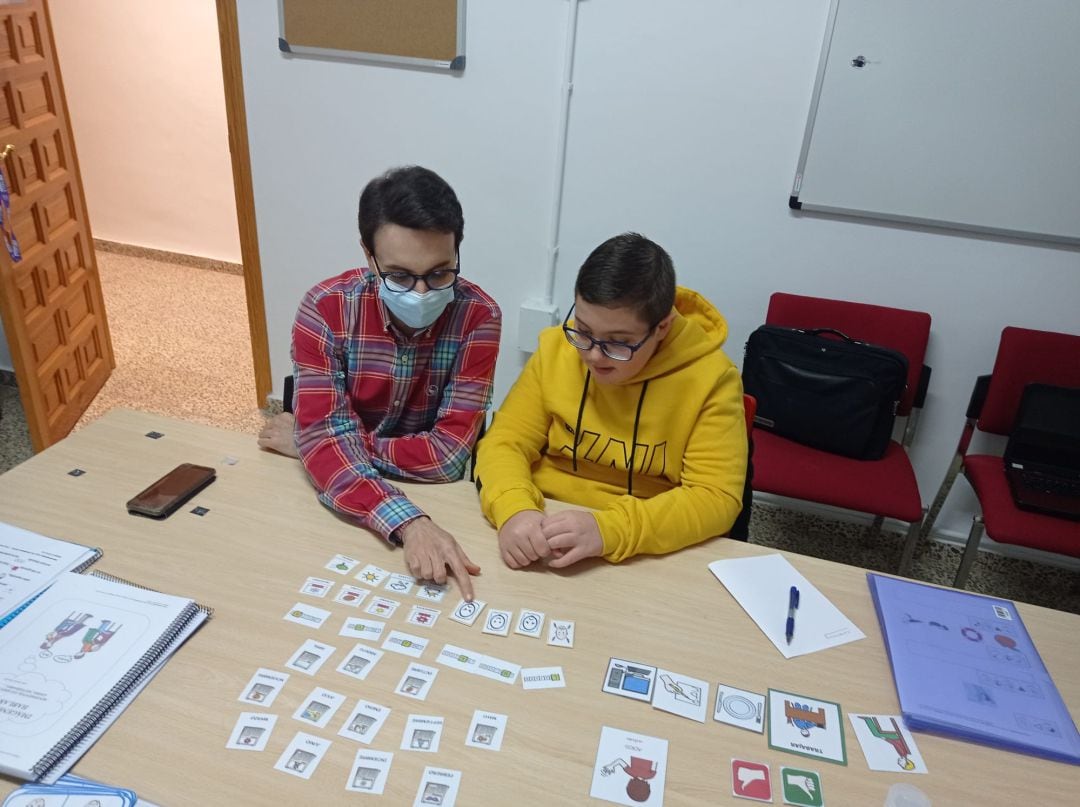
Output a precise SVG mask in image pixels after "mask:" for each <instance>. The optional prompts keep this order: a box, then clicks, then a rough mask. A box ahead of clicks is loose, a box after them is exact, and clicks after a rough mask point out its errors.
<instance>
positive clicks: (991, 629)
mask: <svg viewBox="0 0 1080 807" xmlns="http://www.w3.org/2000/svg"><path fill="white" fill-rule="evenodd" d="M866 577H867V582H868V583H869V585H870V593H871V595H872V596H873V598H874V607H875V608H876V609H877V615H878V620H879V621H880V623H881V633H882V635H883V637H884V639H885V649H886V650H887V651H888V654H889V662H890V664H891V665H892V672H893V679H894V680H895V681H896V694H897V696H898V697H899V699H900V711H901V712H902V713H903V715H904V722H905V723H907V725H908V728H911V729H913V730H916V731H932V732H937V733H940V734H945V735H950V736H953V737H957V738H959V739H962V740H969V741H971V742H977V743H985V744H987V745H994V746H998V747H999V748H1005V749H1008V750H1010V751H1020V752H1022V753H1025V754H1034V755H1035V756H1041V757H1046V758H1048V759H1055V760H1059V761H1062V762H1071V763H1073V764H1074V765H1075V764H1080V733H1077V730H1076V725H1075V724H1074V723H1073V720H1072V717H1071V715H1070V714H1069V710H1068V708H1067V707H1066V706H1065V702H1064V701H1063V700H1062V699H1061V695H1060V694H1059V693H1058V691H1057V687H1056V686H1054V682H1053V680H1052V679H1051V678H1050V673H1049V672H1048V671H1047V669H1046V666H1045V665H1044V664H1043V661H1042V659H1041V658H1040V657H1039V652H1038V651H1037V650H1036V649H1035V645H1034V644H1033V643H1032V641H1031V637H1030V636H1028V632H1027V629H1026V628H1025V627H1024V623H1023V621H1022V620H1021V619H1020V614H1019V613H1017V610H1016V606H1015V605H1014V604H1013V603H1012V602H1010V601H1009V600H999V599H997V598H994V597H987V596H984V595H982V594H972V593H971V592H968V591H957V590H955V589H949V588H936V587H934V586H928V585H924V584H922V583H915V582H912V581H910V580H898V579H896V578H892V577H883V576H881V575H877V574H867V576H866Z"/></svg>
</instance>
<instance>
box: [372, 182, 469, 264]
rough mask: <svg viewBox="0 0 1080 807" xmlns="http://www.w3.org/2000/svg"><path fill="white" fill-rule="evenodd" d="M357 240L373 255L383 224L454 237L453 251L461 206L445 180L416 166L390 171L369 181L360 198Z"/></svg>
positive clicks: (460, 231)
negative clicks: (358, 234) (451, 234)
mask: <svg viewBox="0 0 1080 807" xmlns="http://www.w3.org/2000/svg"><path fill="white" fill-rule="evenodd" d="M357 222H358V223H359V225H360V240H361V241H363V242H364V246H365V247H367V249H368V251H369V252H372V253H374V252H375V232H376V231H377V230H378V229H379V228H380V227H382V226H383V225H384V224H397V225H399V226H401V227H408V228H409V229H410V230H434V231H435V232H440V233H453V234H454V248H455V249H457V248H458V247H459V246H461V239H462V238H464V236H465V218H464V217H463V216H462V215H461V203H460V202H458V198H457V194H455V193H454V189H453V188H451V187H450V186H449V185H448V184H447V183H446V180H445V179H443V178H442V177H441V176H439V175H438V174H436V173H435V172H434V171H432V170H430V169H427V168H421V167H420V166H418V165H407V166H404V167H402V168H392V169H390V170H389V171H387V172H386V173H385V174H383V175H382V176H381V177H376V178H375V179H373V180H371V182H369V183H368V184H367V186H366V187H365V188H364V190H363V192H362V193H361V194H360V210H359V212H358V214H357Z"/></svg>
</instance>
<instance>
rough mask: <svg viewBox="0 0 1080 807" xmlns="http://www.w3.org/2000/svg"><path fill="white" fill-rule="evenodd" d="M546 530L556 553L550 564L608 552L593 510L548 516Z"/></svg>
mask: <svg viewBox="0 0 1080 807" xmlns="http://www.w3.org/2000/svg"><path fill="white" fill-rule="evenodd" d="M506 523H507V524H509V523H510V522H509V521H508V522H506ZM543 533H544V539H545V540H546V541H547V544H548V547H549V548H550V550H551V554H552V555H553V556H554V557H553V558H552V560H551V562H550V563H548V566H550V567H551V568H553V569H563V568H565V567H567V566H570V565H571V564H574V563H577V562H578V561H579V560H584V559H585V558H592V557H596V556H597V555H602V554H604V539H603V537H601V535H600V527H599V525H598V524H597V523H596V518H595V517H594V516H593V514H592V513H586V512H583V511H581V510H566V511H564V512H562V513H555V515H551V516H548V517H547V518H545V519H544V524H543Z"/></svg>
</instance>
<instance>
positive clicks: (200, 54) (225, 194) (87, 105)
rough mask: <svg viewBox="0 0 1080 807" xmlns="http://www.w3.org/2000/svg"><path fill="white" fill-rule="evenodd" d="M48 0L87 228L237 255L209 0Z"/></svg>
mask: <svg viewBox="0 0 1080 807" xmlns="http://www.w3.org/2000/svg"><path fill="white" fill-rule="evenodd" d="M49 7H50V11H51V14H52V22H53V34H54V36H55V38H56V49H57V52H58V54H59V57H60V69H61V72H62V74H63V79H64V87H65V90H66V93H67V101H68V108H69V110H70V112H71V124H72V129H73V130H74V133H75V144H76V148H77V149H78V155H79V163H80V167H81V169H82V179H83V186H84V188H85V191H86V199H87V206H88V207H89V211H90V225H91V228H92V230H93V233H94V237H95V238H104V239H106V240H109V241H119V242H122V243H126V244H136V245H139V246H146V247H153V248H154V249H162V250H167V251H170V252H180V253H184V254H188V255H199V256H202V257H207V258H214V259H217V260H226V261H234V262H239V260H240V242H239V237H238V235H237V230H236V205H235V202H234V199H233V185H232V168H231V165H230V161H229V145H228V129H227V125H226V120H225V96H224V91H223V89H222V80H221V56H220V51H219V49H218V34H217V15H216V12H215V7H214V0H153V2H146V0H92V2H91V1H89V0H52V2H50V4H49ZM271 44H273V43H271Z"/></svg>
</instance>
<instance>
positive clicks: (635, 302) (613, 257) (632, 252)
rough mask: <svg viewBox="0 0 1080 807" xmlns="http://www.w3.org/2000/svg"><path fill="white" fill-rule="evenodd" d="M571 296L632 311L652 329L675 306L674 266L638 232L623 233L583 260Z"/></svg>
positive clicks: (667, 256)
mask: <svg viewBox="0 0 1080 807" xmlns="http://www.w3.org/2000/svg"><path fill="white" fill-rule="evenodd" d="M574 295H575V296H578V297H581V299H582V300H584V301H585V302H587V303H591V304H592V305H602V306H604V307H605V308H613V307H617V306H625V307H628V308H632V309H634V311H635V312H636V313H637V315H638V316H639V317H641V319H643V320H644V321H645V322H647V323H648V324H649V327H650V328H651V327H654V326H656V324H657V323H659V322H660V320H662V319H663V318H664V317H666V316H667V315H668V313H669V312H670V311H671V307H672V306H673V305H675V267H674V266H672V263H671V256H670V255H668V254H667V252H665V251H664V249H663V247H661V246H660V245H659V244H656V243H654V242H653V241H650V240H649V239H648V238H646V237H645V236H643V235H639V234H638V233H623V234H622V235H616V236H615V237H614V238H609V239H608V240H607V241H605V242H604V243H602V244H601V245H600V246H598V247H597V248H596V249H594V250H593V251H592V253H591V254H590V255H589V257H588V258H586V259H585V263H583V264H582V265H581V269H580V270H579V271H578V276H577V282H576V283H575V284H574Z"/></svg>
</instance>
